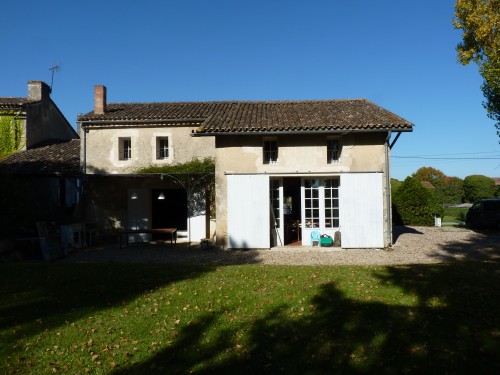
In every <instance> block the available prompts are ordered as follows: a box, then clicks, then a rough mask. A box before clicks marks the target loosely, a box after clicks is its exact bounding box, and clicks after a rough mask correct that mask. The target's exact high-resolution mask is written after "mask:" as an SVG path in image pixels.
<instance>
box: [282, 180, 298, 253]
mask: <svg viewBox="0 0 500 375" xmlns="http://www.w3.org/2000/svg"><path fill="white" fill-rule="evenodd" d="M300 187H301V178H300V177H287V178H283V221H284V228H283V229H284V231H283V232H284V233H283V236H284V244H285V245H293V246H301V245H302V225H301V212H302V200H301V196H300V191H301V189H300Z"/></svg>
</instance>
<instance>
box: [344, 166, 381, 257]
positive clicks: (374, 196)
mask: <svg viewBox="0 0 500 375" xmlns="http://www.w3.org/2000/svg"><path fill="white" fill-rule="evenodd" d="M382 179H383V174H382V173H346V174H342V175H341V177H340V189H341V190H340V232H341V234H342V247H344V248H367V247H373V248H382V247H384V197H383V186H382V182H383V180H382Z"/></svg>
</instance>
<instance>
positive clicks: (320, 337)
mask: <svg viewBox="0 0 500 375" xmlns="http://www.w3.org/2000/svg"><path fill="white" fill-rule="evenodd" d="M0 280H1V284H0V296H1V300H0V312H1V313H0V373H2V374H10V373H12V374H14V373H16V374H17V373H21V374H28V373H29V374H31V373H32V374H47V373H68V374H84V373H97V374H108V373H112V374H122V373H125V374H126V373H137V374H146V373H148V374H149V373H168V374H170V373H189V372H192V373H217V374H219V373H231V374H239V373H249V374H250V373H251V374H258V373H273V374H274V373H287V374H306V373H316V374H318V373H319V374H324V373H333V372H335V373H339V372H340V373H481V374H485V373H499V371H500V364H499V358H500V349H499V339H500V325H499V323H500V318H499V313H498V312H499V311H500V291H499V287H498V285H500V265H499V264H498V263H479V262H477V263H454V264H441V265H421V266H406V267H348V266H336V267H333V266H320V267H317V266H315V267H313V266H309V267H307V266H303V267H298V266H269V265H266V266H264V265H247V266H224V267H209V266H204V267H202V266H178V265H175V266H171V265H156V264H69V263H68V264H63V263H52V264H36V263H29V264H0Z"/></svg>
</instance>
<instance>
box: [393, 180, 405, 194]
mask: <svg viewBox="0 0 500 375" xmlns="http://www.w3.org/2000/svg"><path fill="white" fill-rule="evenodd" d="M402 183H403V182H402V181H399V180H397V179H395V178H391V191H392V193H393V194H394V192H395V191H396V190H398V188H399V187H400V186H401V184H402Z"/></svg>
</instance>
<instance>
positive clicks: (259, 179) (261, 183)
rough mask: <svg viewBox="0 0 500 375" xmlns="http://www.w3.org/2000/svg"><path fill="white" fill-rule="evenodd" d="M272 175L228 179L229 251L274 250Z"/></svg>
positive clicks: (242, 176) (235, 176)
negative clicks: (272, 234) (271, 240)
mask: <svg viewBox="0 0 500 375" xmlns="http://www.w3.org/2000/svg"><path fill="white" fill-rule="evenodd" d="M269 210H270V205H269V176H265V175H228V176H227V230H228V237H229V248H232V249H253V248H255V249H268V248H269V247H270V245H269V243H270V241H269V238H270V226H269V225H270V221H269V216H270V211H269Z"/></svg>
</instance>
